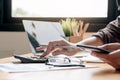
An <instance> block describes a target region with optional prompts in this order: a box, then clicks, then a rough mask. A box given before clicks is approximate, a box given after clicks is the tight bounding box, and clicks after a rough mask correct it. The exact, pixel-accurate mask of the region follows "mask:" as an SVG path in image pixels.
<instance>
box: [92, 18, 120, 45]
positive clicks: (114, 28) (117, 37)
mask: <svg viewBox="0 0 120 80" xmlns="http://www.w3.org/2000/svg"><path fill="white" fill-rule="evenodd" d="M93 36H96V37H99V38H100V39H101V40H102V41H103V43H104V44H106V43H114V42H120V26H119V25H118V19H117V20H114V21H112V22H110V23H109V24H108V25H107V26H106V28H104V29H101V30H99V31H98V32H97V33H95V34H93Z"/></svg>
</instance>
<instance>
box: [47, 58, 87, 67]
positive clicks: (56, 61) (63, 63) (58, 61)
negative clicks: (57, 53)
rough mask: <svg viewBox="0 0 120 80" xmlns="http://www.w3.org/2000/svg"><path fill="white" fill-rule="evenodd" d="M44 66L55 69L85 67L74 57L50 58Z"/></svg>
mask: <svg viewBox="0 0 120 80" xmlns="http://www.w3.org/2000/svg"><path fill="white" fill-rule="evenodd" d="M46 65H52V66H55V67H71V66H81V67H85V66H84V65H83V61H82V60H81V59H79V58H74V57H51V58H49V59H48V61H47V62H46Z"/></svg>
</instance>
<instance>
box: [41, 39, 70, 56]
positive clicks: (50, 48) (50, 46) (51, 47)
mask: <svg viewBox="0 0 120 80" xmlns="http://www.w3.org/2000/svg"><path fill="white" fill-rule="evenodd" d="M63 45H68V44H67V43H66V42H64V41H63V40H61V41H53V42H49V44H48V47H47V50H46V52H45V53H44V54H42V55H41V57H45V56H46V55H48V54H49V53H51V51H52V52H53V51H54V49H55V48H56V46H63Z"/></svg>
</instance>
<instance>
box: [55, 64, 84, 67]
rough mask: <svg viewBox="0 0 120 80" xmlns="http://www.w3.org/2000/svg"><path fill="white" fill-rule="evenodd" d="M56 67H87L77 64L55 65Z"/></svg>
mask: <svg viewBox="0 0 120 80" xmlns="http://www.w3.org/2000/svg"><path fill="white" fill-rule="evenodd" d="M53 66H54V67H77V66H78V67H85V65H81V64H80V65H76V64H70V65H53Z"/></svg>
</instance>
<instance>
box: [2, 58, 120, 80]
mask: <svg viewBox="0 0 120 80" xmlns="http://www.w3.org/2000/svg"><path fill="white" fill-rule="evenodd" d="M13 60H16V59H14V58H13V57H8V58H4V59H0V63H8V62H11V61H13ZM86 64H90V65H93V66H98V68H88V69H72V70H54V71H39V72H24V73H5V72H2V71H0V80H120V72H116V71H115V70H114V68H112V67H111V66H109V65H108V64H105V63H86Z"/></svg>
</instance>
